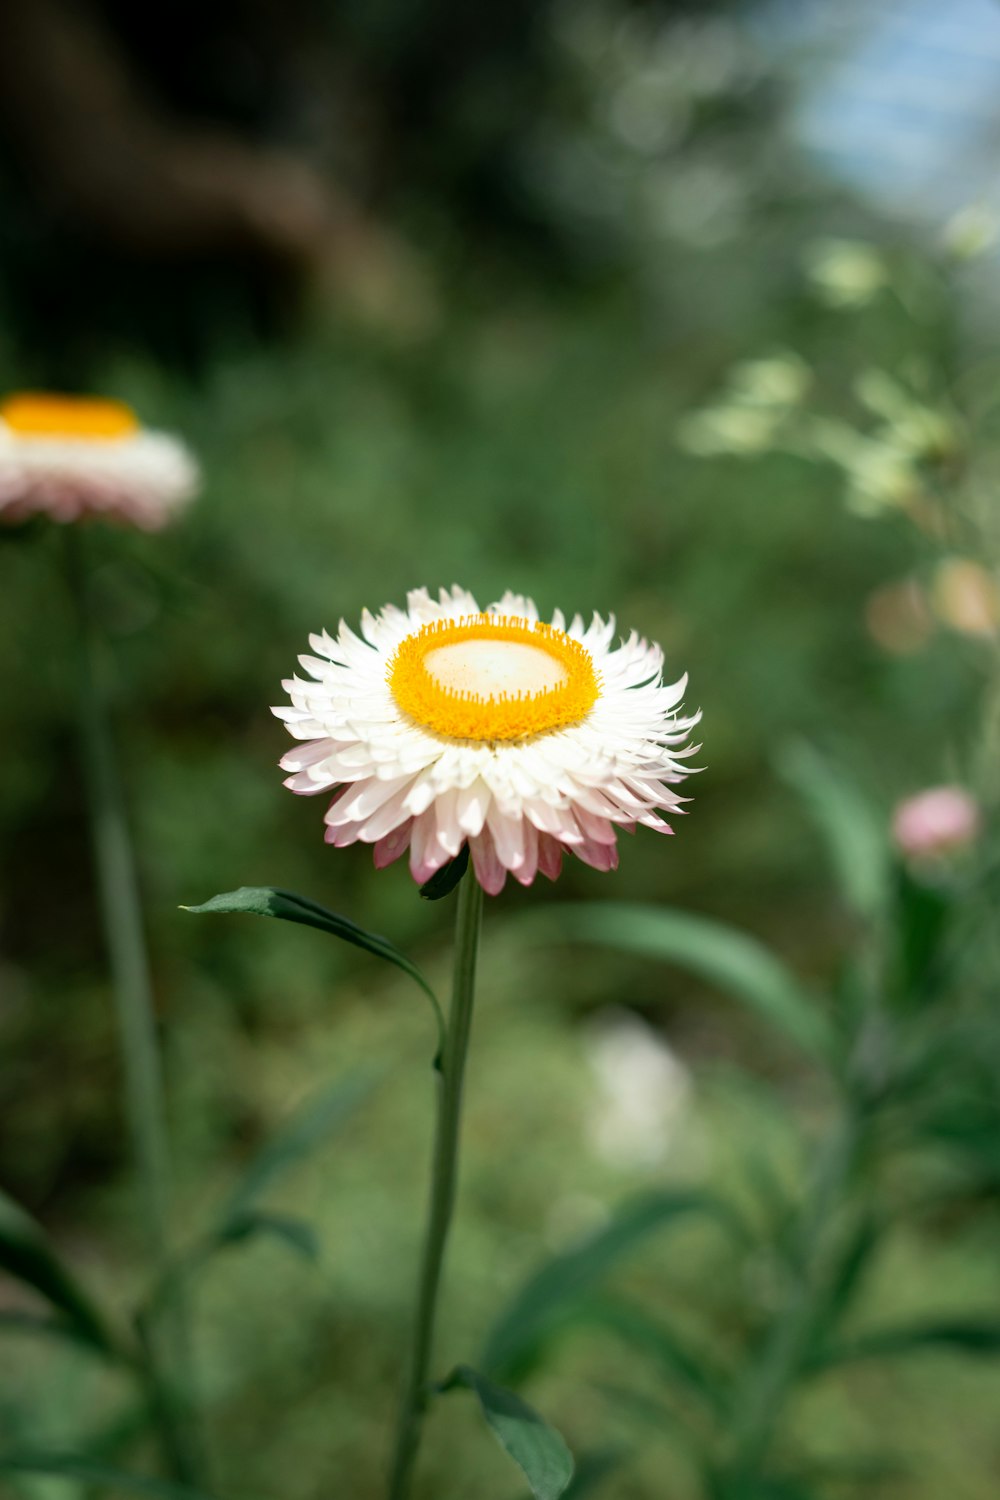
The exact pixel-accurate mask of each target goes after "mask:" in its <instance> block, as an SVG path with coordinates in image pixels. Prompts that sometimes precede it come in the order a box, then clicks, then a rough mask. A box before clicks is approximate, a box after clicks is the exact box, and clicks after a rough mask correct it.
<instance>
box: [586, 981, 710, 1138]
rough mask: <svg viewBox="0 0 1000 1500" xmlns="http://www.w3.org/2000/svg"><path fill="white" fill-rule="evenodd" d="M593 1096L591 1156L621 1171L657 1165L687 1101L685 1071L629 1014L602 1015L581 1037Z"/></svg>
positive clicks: (660, 1040) (660, 1041) (658, 1038)
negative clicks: (594, 1091) (594, 1085)
mask: <svg viewBox="0 0 1000 1500" xmlns="http://www.w3.org/2000/svg"><path fill="white" fill-rule="evenodd" d="M587 1051H588V1055H589V1061H590V1065H591V1067H592V1068H593V1071H594V1074H595V1076H596V1079H597V1094H596V1098H595V1101H594V1107H593V1110H592V1113H591V1115H590V1118H589V1121H588V1131H589V1134H590V1137H591V1140H592V1141H593V1144H594V1147H595V1149H596V1150H597V1152H598V1153H599V1154H600V1155H601V1156H602V1157H604V1158H605V1160H607V1161H611V1162H614V1163H615V1164H616V1165H619V1166H624V1167H640V1168H650V1167H656V1166H658V1165H659V1164H660V1163H661V1162H662V1161H663V1159H664V1158H665V1157H666V1155H667V1153H668V1152H669V1150H670V1148H671V1146H672V1144H673V1142H674V1140H675V1139H676V1136H677V1133H678V1130H679V1128H680V1126H681V1123H682V1121H683V1120H684V1118H685V1116H686V1114H687V1112H688V1105H689V1103H690V1098H691V1083H690V1079H689V1077H688V1073H687V1069H686V1068H685V1067H684V1065H683V1064H682V1063H680V1062H679V1061H678V1060H677V1058H676V1057H675V1056H674V1054H673V1052H672V1051H671V1049H670V1047H669V1046H668V1045H667V1043H666V1041H664V1039H663V1037H662V1036H661V1035H660V1034H659V1033H658V1032H656V1031H654V1030H653V1028H652V1027H651V1026H649V1025H647V1023H646V1022H645V1021H643V1020H642V1019H641V1018H640V1017H639V1016H636V1015H633V1014H632V1013H631V1012H629V1011H621V1010H615V1011H608V1012H606V1013H604V1014H603V1015H601V1016H600V1017H599V1018H598V1019H597V1020H596V1021H595V1022H594V1024H593V1025H592V1027H591V1028H590V1030H589V1034H588V1037H587Z"/></svg>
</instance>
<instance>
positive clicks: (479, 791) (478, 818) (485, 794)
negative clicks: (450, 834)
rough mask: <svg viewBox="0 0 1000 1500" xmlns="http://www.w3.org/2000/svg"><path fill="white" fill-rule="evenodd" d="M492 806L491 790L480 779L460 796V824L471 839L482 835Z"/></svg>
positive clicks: (462, 791)
mask: <svg viewBox="0 0 1000 1500" xmlns="http://www.w3.org/2000/svg"><path fill="white" fill-rule="evenodd" d="M489 806H490V790H489V787H487V786H486V784H485V782H483V781H481V780H480V779H479V777H477V778H476V780H475V781H474V782H473V783H472V785H471V786H467V787H463V788H462V790H461V791H460V792H459V794H458V824H459V827H460V828H461V830H462V832H463V833H465V834H468V835H469V837H470V838H475V837H476V835H477V834H480V833H482V831H483V824H484V823H485V822H486V814H487V812H488V811H489Z"/></svg>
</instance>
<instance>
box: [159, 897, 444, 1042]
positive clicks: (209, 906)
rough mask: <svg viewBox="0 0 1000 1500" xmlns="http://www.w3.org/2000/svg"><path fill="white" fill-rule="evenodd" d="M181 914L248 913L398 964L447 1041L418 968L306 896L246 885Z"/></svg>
mask: <svg viewBox="0 0 1000 1500" xmlns="http://www.w3.org/2000/svg"><path fill="white" fill-rule="evenodd" d="M181 911H189V912H192V913H194V914H195V915H197V916H202V915H206V916H207V915H209V914H211V913H213V912H245V913H248V914H249V915H250V916H254V917H277V918H278V919H279V920H281V921H283V922H299V923H301V924H302V926H304V927H315V928H317V930H318V931H320V932H327V933H329V934H330V935H331V936H332V937H336V938H340V939H341V941H342V942H345V943H353V945H354V946H355V947H356V948H363V949H364V950H365V952H366V953H372V954H374V955H375V957H376V958H381V959H384V960H385V962H386V963H390V964H395V966H396V968H397V969H402V971H403V973H404V974H408V975H409V976H410V978H411V979H412V980H414V981H415V982H416V983H417V984H419V986H420V988H421V989H422V990H423V992H424V994H425V995H426V996H427V998H428V1000H429V1001H430V1002H431V1005H432V1006H433V1007H434V1017H435V1020H436V1021H437V1027H438V1045H439V1048H440V1045H441V1044H442V1043H443V1041H444V1017H443V1016H442V1014H441V1006H440V1004H439V1003H438V998H437V996H436V995H435V993H434V991H433V990H432V989H431V987H430V984H429V983H428V981H427V980H426V979H425V978H424V976H423V974H422V973H421V972H420V970H419V969H418V968H417V966H416V964H415V963H413V962H412V960H411V959H409V958H407V957H406V955H405V953H401V952H400V951H399V949H398V948H396V947H395V946H394V945H393V944H392V943H390V942H389V939H388V938H384V937H381V936H380V935H379V934H378V933H377V932H367V931H366V930H365V928H363V927H359V926H358V925H357V923H356V922H352V921H351V920H350V918H349V917H342V916H341V915H340V914H339V912H335V911H330V910H328V908H327V907H325V906H320V905H319V904H318V902H316V901H310V900H309V898H308V897H307V896H296V895H295V894H294V893H293V892H292V891H282V890H278V889H277V888H276V887H275V886H267V885H264V886H250V885H243V886H240V888H239V890H238V891H224V892H223V893H222V894H221V895H218V896H213V897H212V898H211V900H209V901H204V902H202V904H201V905H200V906H182V907H181Z"/></svg>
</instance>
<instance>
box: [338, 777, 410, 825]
mask: <svg viewBox="0 0 1000 1500" xmlns="http://www.w3.org/2000/svg"><path fill="white" fill-rule="evenodd" d="M409 781H410V778H409V777H408V776H395V777H393V778H392V779H391V780H385V781H379V780H378V779H377V778H376V777H374V776H372V777H367V778H366V779H365V780H364V781H354V782H352V783H351V785H350V786H349V787H348V789H347V790H346V791H345V792H344V794H343V796H341V797H339V798H338V799H337V802H336V803H335V805H334V806H332V807H331V808H330V809H329V811H328V812H327V815H326V821H327V822H328V823H333V824H339V823H364V822H365V821H366V820H367V819H368V818H370V817H371V816H372V814H373V813H377V812H378V810H379V808H380V807H382V806H384V804H385V803H386V802H389V801H390V800H391V799H392V798H393V797H395V796H396V794H397V792H400V791H403V790H404V789H405V788H406V787H407V786H408V785H409Z"/></svg>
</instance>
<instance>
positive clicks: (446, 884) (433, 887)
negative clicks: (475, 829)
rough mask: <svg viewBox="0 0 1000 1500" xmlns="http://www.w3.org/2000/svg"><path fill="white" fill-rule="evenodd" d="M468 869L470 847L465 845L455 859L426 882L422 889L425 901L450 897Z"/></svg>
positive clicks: (421, 892)
mask: <svg viewBox="0 0 1000 1500" xmlns="http://www.w3.org/2000/svg"><path fill="white" fill-rule="evenodd" d="M468 868H469V846H468V844H463V845H462V847H461V849H460V850H459V851H458V854H457V855H456V857H455V858H454V859H450V860H449V861H448V863H447V864H446V865H442V866H441V868H440V870H437V871H435V873H434V874H433V875H432V876H431V878H430V880H425V881H424V883H423V885H422V886H421V887H420V894H421V896H422V897H423V899H424V900H425V901H440V900H441V899H442V897H444V896H450V895H451V893H452V891H453V890H454V889H455V887H456V886H457V885H458V883H459V881H460V880H461V879H462V876H463V875H464V874H465V872H466V870H467V869H468Z"/></svg>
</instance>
